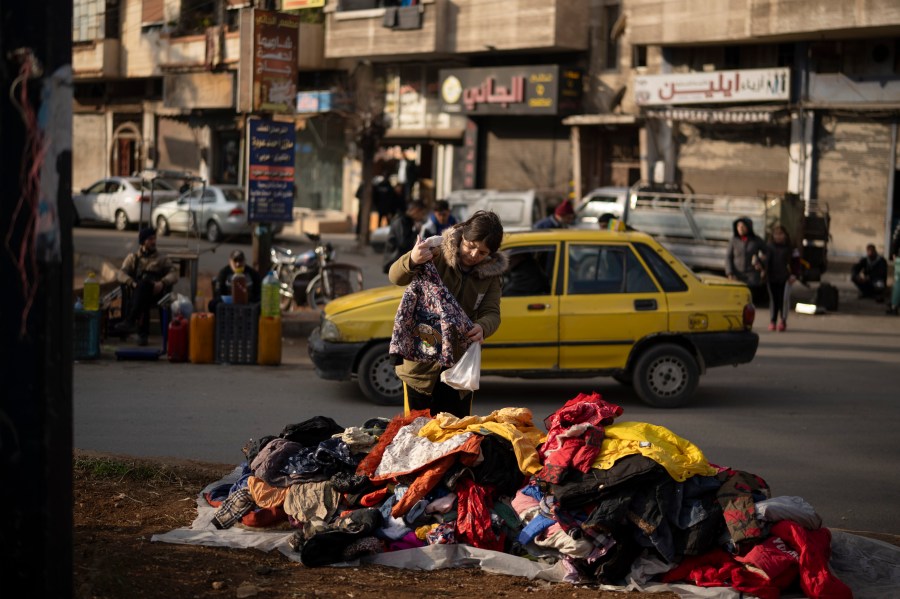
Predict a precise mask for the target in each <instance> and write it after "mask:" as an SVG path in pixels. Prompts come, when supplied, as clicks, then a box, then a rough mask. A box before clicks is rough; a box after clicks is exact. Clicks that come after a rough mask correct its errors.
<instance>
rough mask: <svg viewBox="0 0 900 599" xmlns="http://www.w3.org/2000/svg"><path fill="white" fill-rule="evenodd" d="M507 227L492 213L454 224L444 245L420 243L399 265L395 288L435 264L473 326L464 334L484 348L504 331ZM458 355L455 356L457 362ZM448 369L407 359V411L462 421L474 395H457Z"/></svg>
mask: <svg viewBox="0 0 900 599" xmlns="http://www.w3.org/2000/svg"><path fill="white" fill-rule="evenodd" d="M502 240H503V225H502V224H501V223H500V218H499V217H498V216H497V215H496V214H494V213H493V212H486V211H484V210H479V211H478V212H476V213H475V214H473V215H472V217H471V218H469V219H468V220H466V221H465V222H462V223H460V224H457V225H454V226H453V227H452V228H450V229H449V230H448V231H447V232H446V233H445V234H444V236H443V240H442V242H441V245H440V246H437V247H431V246H430V245H429V242H428V241H427V240H424V239H421V238H419V239H418V240H417V241H416V243H415V244H414V246H413V248H412V250H410V251H409V252H407V253H406V254H404V255H403V256H401V257H400V258H399V259H398V260H396V261H395V262H394V263H393V264H392V265H391V268H390V272H389V274H388V277H389V278H390V281H391V283H394V284H395V285H401V286H406V285H409V283H410V282H411V281H412V279H413V276H414V275H415V273H416V271H417V269H419V268H421V267H422V266H423V265H424V264H426V263H427V262H430V261H433V263H434V266H435V269H436V270H437V273H438V275H439V276H440V279H441V281H442V282H443V284H444V286H446V288H447V290H448V291H449V292H450V294H452V295H453V297H454V298H456V300H457V302H458V303H459V306H460V307H461V308H462V310H463V311H464V312H465V313H466V315H467V316H468V317H469V318H470V319H471V320H472V322H473V323H474V324H473V326H472V328H471V329H469V330H468V331H466V337H468V339H469V341H471V342H473V343H482V342H483V341H484V340H485V338H487V337H489V336H491V335H492V334H494V332H495V331H496V330H497V329H498V328H499V327H500V294H501V285H502V275H503V271H505V270H506V267H507V265H508V259H507V257H506V255H505V254H503V253H501V252H499V251H498V250H499V249H500V243H501V242H502ZM459 357H460V356H456V358H457V359H459ZM442 370H444V368H443V367H442V366H441V364H440V363H439V362H437V361H434V362H414V361H411V360H406V359H404V360H403V362H402V363H401V364H399V365H398V366H397V367H396V372H397V377H398V378H399V379H400V380H401V381H402V382H403V397H404V410H405V412H406V413H407V414H408V413H409V412H410V410H424V409H428V410H430V411H431V414H432V416H434V415H436V414H438V413H440V412H449V413H451V414H453V415H454V416H458V417H460V418H462V417H464V416H468V415H470V414H471V412H472V397H473V394H472V392H470V391H468V392H467V391H457V390H456V389H453V388H452V387H450V386H449V385H447V384H446V383H444V382H443V381H441V380H440V376H441V371H442Z"/></svg>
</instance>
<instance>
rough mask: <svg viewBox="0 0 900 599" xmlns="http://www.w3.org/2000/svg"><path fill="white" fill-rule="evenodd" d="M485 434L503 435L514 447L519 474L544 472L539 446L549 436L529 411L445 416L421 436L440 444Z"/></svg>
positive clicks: (424, 427)
mask: <svg viewBox="0 0 900 599" xmlns="http://www.w3.org/2000/svg"><path fill="white" fill-rule="evenodd" d="M484 431H489V432H491V433H494V434H495V435H499V436H501V437H503V438H504V439H506V440H507V441H509V442H510V443H512V446H513V451H514V452H515V454H516V461H517V462H518V463H519V470H521V471H522V472H524V473H525V474H535V473H536V472H540V470H541V468H542V467H543V466H542V465H541V458H540V456H539V455H538V452H537V446H538V445H540V444H541V443H543V442H544V439H545V438H546V435H545V433H543V432H542V431H541V430H540V429H538V428H537V427H535V426H534V424H533V422H532V416H531V410H529V409H528V408H502V409H500V410H494V411H493V412H491V413H490V414H488V415H487V416H466V417H465V418H457V417H456V416H454V415H452V414H449V413H447V412H441V413H440V414H438V415H437V416H435V417H434V418H433V419H432V420H431V421H430V422H428V423H427V424H426V425H425V426H423V427H422V428H421V430H419V436H420V437H427V438H428V439H430V440H431V441H434V442H439V441H443V440H445V439H449V438H450V437H453V436H455V435H460V434H462V433H468V432H471V433H479V434H484Z"/></svg>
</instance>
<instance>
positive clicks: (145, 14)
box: [141, 0, 165, 26]
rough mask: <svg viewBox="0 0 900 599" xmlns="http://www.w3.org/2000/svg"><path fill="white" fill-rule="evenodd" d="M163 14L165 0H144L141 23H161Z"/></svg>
mask: <svg viewBox="0 0 900 599" xmlns="http://www.w3.org/2000/svg"><path fill="white" fill-rule="evenodd" d="M163 15H165V6H164V3H163V0H143V2H142V3H141V25H144V26H147V25H158V24H161V23H162V22H163Z"/></svg>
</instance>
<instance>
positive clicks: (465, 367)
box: [441, 343, 481, 391]
mask: <svg viewBox="0 0 900 599" xmlns="http://www.w3.org/2000/svg"><path fill="white" fill-rule="evenodd" d="M441 380H442V381H443V382H445V383H447V384H448V385H450V386H451V387H453V388H454V389H459V390H460V391H475V390H476V389H478V383H479V381H480V380H481V344H480V343H473V344H472V345H470V346H469V349H467V350H466V353H464V354H463V356H462V358H460V359H459V362H457V363H456V364H454V365H453V366H452V367H451V368H448V369H447V370H445V371H444V372H442V373H441Z"/></svg>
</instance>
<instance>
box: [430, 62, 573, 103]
mask: <svg viewBox="0 0 900 599" xmlns="http://www.w3.org/2000/svg"><path fill="white" fill-rule="evenodd" d="M440 82H441V86H440V94H441V110H443V111H444V112H449V113H455V114H562V113H563V112H572V111H575V110H577V109H578V104H579V103H580V100H581V73H580V72H579V71H577V70H574V69H563V68H560V66H559V65H545V66H522V67H493V68H479V69H445V70H441V72H440Z"/></svg>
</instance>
